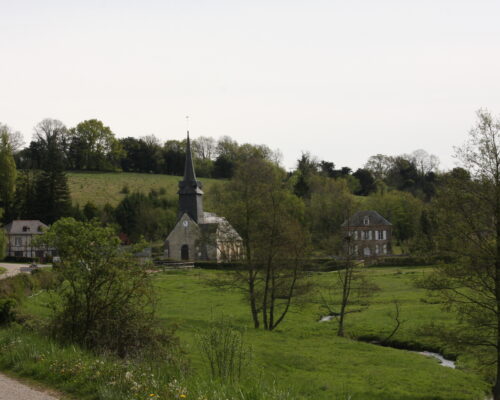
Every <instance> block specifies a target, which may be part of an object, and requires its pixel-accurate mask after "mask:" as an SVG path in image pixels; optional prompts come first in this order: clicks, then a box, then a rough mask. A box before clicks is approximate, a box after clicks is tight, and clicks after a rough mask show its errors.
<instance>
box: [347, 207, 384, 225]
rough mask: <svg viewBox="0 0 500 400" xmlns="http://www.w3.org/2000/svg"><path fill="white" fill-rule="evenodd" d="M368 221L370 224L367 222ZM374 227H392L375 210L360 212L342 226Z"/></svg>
mask: <svg viewBox="0 0 500 400" xmlns="http://www.w3.org/2000/svg"><path fill="white" fill-rule="evenodd" d="M366 219H368V224H366V223H365V220H366ZM374 225H392V224H391V223H390V222H389V221H387V220H386V219H385V218H384V217H382V216H381V215H380V214H379V213H378V212H376V211H373V210H367V211H359V212H357V213H356V214H354V215H353V216H352V217H351V218H349V219H348V220H345V221H344V223H343V224H342V225H341V226H343V227H347V226H349V227H352V226H374Z"/></svg>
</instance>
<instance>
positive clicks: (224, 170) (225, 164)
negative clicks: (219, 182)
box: [213, 154, 235, 179]
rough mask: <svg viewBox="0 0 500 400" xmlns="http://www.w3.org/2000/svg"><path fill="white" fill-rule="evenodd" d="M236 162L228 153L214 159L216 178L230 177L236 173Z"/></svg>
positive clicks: (214, 174)
mask: <svg viewBox="0 0 500 400" xmlns="http://www.w3.org/2000/svg"><path fill="white" fill-rule="evenodd" d="M234 168H235V163H234V161H233V160H231V159H230V158H229V156H227V155H226V154H220V155H218V156H217V158H216V159H215V161H214V172H213V176H214V178H219V179H220V178H222V179H229V178H232V177H233V175H234Z"/></svg>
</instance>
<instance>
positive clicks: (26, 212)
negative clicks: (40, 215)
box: [15, 170, 38, 219]
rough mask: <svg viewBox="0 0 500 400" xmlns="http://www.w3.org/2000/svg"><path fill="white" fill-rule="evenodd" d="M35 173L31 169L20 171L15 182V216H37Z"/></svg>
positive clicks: (20, 217)
mask: <svg viewBox="0 0 500 400" xmlns="http://www.w3.org/2000/svg"><path fill="white" fill-rule="evenodd" d="M36 182H37V174H36V172H35V171H33V170H25V171H21V173H20V174H19V175H18V178H17V184H16V196H15V204H16V210H15V212H16V218H19V219H35V218H37V200H38V199H37V196H36Z"/></svg>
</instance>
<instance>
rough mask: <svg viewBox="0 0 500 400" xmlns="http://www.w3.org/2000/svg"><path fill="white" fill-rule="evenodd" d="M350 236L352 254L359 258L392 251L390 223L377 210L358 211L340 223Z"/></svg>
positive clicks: (345, 233) (346, 234)
mask: <svg viewBox="0 0 500 400" xmlns="http://www.w3.org/2000/svg"><path fill="white" fill-rule="evenodd" d="M341 226H342V231H343V233H344V235H345V236H349V237H350V239H351V240H350V249H351V253H352V255H354V256H355V257H359V258H365V257H376V256H379V255H387V254H391V253H392V249H391V238H392V224H391V223H390V222H389V221H387V220H386V219H385V218H384V217H382V216H381V215H380V214H379V213H378V212H376V211H373V210H370V211H359V212H357V213H356V214H354V215H353V216H352V217H351V218H349V219H348V220H346V221H344V223H343V224H342V225H341Z"/></svg>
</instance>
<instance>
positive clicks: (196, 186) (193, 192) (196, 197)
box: [177, 131, 203, 223]
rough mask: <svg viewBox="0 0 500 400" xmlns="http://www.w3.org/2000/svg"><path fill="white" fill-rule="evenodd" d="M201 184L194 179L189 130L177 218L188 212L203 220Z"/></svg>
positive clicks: (196, 220) (198, 219)
mask: <svg viewBox="0 0 500 400" xmlns="http://www.w3.org/2000/svg"><path fill="white" fill-rule="evenodd" d="M201 188H202V184H201V182H200V181H198V180H197V179H196V173H195V171H194V164H193V156H192V154H191V141H190V139H189V131H188V132H187V142H186V161H185V164H184V178H183V179H182V181H180V182H179V191H178V192H177V193H178V194H179V218H180V217H181V216H182V215H183V214H184V213H188V214H189V216H190V217H191V218H192V219H193V220H194V221H195V222H196V223H199V222H202V220H203V190H202V189H201Z"/></svg>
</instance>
